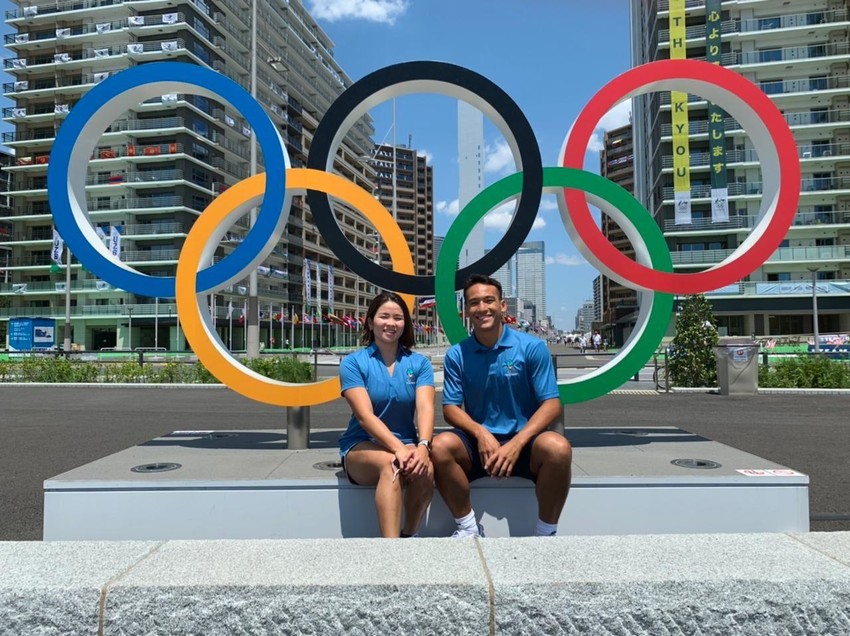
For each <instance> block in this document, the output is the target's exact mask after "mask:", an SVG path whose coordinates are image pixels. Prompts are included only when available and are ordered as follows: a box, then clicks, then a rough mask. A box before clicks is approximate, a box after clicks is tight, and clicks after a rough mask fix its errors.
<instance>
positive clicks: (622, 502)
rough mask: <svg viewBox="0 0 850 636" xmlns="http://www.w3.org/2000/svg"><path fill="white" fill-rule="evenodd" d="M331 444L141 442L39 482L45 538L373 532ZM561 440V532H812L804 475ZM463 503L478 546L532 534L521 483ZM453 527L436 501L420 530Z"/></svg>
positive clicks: (622, 437) (477, 493) (610, 439)
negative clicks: (478, 527)
mask: <svg viewBox="0 0 850 636" xmlns="http://www.w3.org/2000/svg"><path fill="white" fill-rule="evenodd" d="M338 436H339V432H338V431H329V430H321V431H314V432H313V436H312V437H313V440H312V442H313V443H314V445H316V446H319V448H314V449H311V450H305V451H290V450H282V449H283V447H284V445H285V442H286V437H285V434H284V433H283V431H276V430H265V431H238V432H237V431H206V432H205V431H177V432H175V433H172V434H170V435H167V436H163V437H160V438H157V439H154V440H151V441H149V442H146V443H144V444H141V445H139V446H136V447H133V448H130V449H127V450H125V451H121V452H119V453H116V454H115V455H111V456H109V457H105V458H103V459H101V460H98V461H95V462H93V463H91V464H87V465H86V466H82V467H80V468H77V469H74V470H71V471H69V472H67V473H64V474H62V475H58V476H56V477H53V478H51V479H48V480H47V481H46V482H45V507H44V512H45V514H44V538H45V539H46V540H78V539H87V540H99V539H111V540H130V539H286V538H335V537H349V538H350V537H374V536H377V535H378V527H377V520H376V516H375V512H374V490H373V489H371V488H364V487H361V486H354V485H352V484H350V483H348V481H347V480H346V479H345V477H344V475H343V474H342V472H341V470H340V469H339V463H338V461H339V458H338V454H337V451H336V449H335V445H336V439H337V437H338ZM569 437H570V439H571V440H572V443H573V447H574V450H575V454H574V463H573V475H574V477H573V488H572V491H571V493H570V497H569V499H568V501H567V506H566V508H565V509H564V513H563V515H562V518H561V522H560V526H559V533H560V534H573V535H591V534H596V535H599V534H658V533H695V532H806V531H807V530H808V528H809V525H808V515H809V511H808V477H807V476H806V475H802V474H800V473H797V472H796V471H793V470H791V469H788V468H785V467H782V466H779V465H777V464H775V463H772V462H769V461H767V460H763V459H761V458H758V457H755V456H753V455H749V454H747V453H744V452H742V451H739V450H736V449H733V448H730V447H727V446H723V445H721V444H718V443H716V442H712V441H710V440H706V439H704V438H701V437H699V436H697V435H693V434H691V433H688V432H686V431H682V430H680V429H677V428H672V427H660V428H652V429H634V428H621V429H606V428H586V429H581V428H571V429H569ZM679 460H682V461H683V462H685V463H684V464H683V465H675V464H673V463H672V462H674V461H679ZM688 462H692V463H691V464H689V463H688ZM708 462H713V463H714V464H715V467H714V468H710V467H708V465H707V463H708ZM701 463H702V464H706V465H701ZM169 468H173V470H169ZM148 469H150V470H148ZM159 469H164V470H159ZM742 470H744V471H746V470H752V471H754V472H753V473H745V472H741V471H742ZM472 500H473V506H474V508H475V511H476V513H477V514H478V515H479V518H480V520H481V522H482V524H483V525H484V528H485V532H486V534H487V536H488V537H506V536H526V535H529V534H531V532H532V530H533V526H534V523H535V521H536V519H537V505H536V499H535V496H534V487H533V484H532V483H531V482H530V481H527V480H524V479H519V478H511V479H508V480H504V481H498V480H492V479H486V478H485V479H481V480H478V481H476V482H473V485H472ZM453 530H454V523H453V520H452V518H451V515H450V514H449V512H448V510H447V509H446V507H445V505H444V504H443V502H442V500H441V499H440V497H439V495H438V494H435V496H434V500H433V502H432V504H431V507H430V509H429V512H428V515H427V519H426V522H425V524H424V527H423V528H422V529H421V533H422V534H423V535H424V536H447V535H449V534H451V532H452V531H453Z"/></svg>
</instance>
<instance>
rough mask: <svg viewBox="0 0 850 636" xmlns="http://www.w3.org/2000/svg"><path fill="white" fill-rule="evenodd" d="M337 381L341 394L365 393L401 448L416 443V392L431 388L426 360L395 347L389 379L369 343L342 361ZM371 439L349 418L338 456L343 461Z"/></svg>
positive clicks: (432, 375)
mask: <svg viewBox="0 0 850 636" xmlns="http://www.w3.org/2000/svg"><path fill="white" fill-rule="evenodd" d="M339 377H340V382H341V384H342V391H343V392H345V391H347V390H348V389H353V388H355V387H363V388H365V389H366V392H367V393H368V394H369V398H370V399H371V400H372V411H373V412H374V413H375V415H377V416H378V418H380V420H381V421H382V422H383V423H384V424H386V425H387V428H389V429H390V431H392V434H393V435H395V436H396V437H397V438H398V439H400V440H401V441H402V442H404V443H405V444H413V443H415V442H416V440H417V435H416V425H415V423H414V419H413V417H414V413H415V412H416V389H418V388H419V387H420V386H434V369H433V368H432V367H431V363H430V362H429V360H428V358H426V357H425V356H423V355H422V354H421V353H414V352H412V351H409V350H408V349H405V348H404V347H399V348H398V354H397V356H396V361H395V368H394V369H393V374H392V375H390V374H389V372H388V371H387V367H386V365H385V364H384V361H383V359H382V358H381V352H380V351H379V350H378V346H377V345H376V344H375V343H374V342H373V343H372V344H371V345H369V346H368V347H366V348H365V349H361V350H360V351H356V352H354V353H352V354H350V355H348V356H346V357H345V358H343V360H342V362H341V363H340V365H339ZM371 439H372V438H371V436H370V435H369V433H367V432H366V431H365V430H363V427H362V426H360V422H358V421H357V418H356V417H355V416H354V414H352V416H351V419H350V420H349V422H348V429H347V430H346V431H345V433H343V435H342V437H340V439H339V452H340V455H341V456H343V457H344V456H345V454H346V453H347V452H348V451H349V450H351V448H352V447H354V446H355V445H356V444H359V443H360V442H365V441H369V440H371Z"/></svg>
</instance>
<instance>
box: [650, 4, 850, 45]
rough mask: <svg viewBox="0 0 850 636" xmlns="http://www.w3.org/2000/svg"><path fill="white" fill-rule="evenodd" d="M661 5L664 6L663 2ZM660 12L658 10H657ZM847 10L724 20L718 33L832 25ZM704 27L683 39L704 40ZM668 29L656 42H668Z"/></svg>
mask: <svg viewBox="0 0 850 636" xmlns="http://www.w3.org/2000/svg"><path fill="white" fill-rule="evenodd" d="M663 4H666V2H664V3H663ZM659 10H660V8H659ZM846 21H847V10H846V9H836V10H833V11H817V12H814V13H796V14H793V15H783V16H764V17H760V18H750V19H747V20H725V21H724V22H722V23H721V25H720V33H721V34H728V33H751V32H753V31H759V32H764V31H775V30H777V29H783V30H784V29H791V28H806V27H812V26H817V25H820V24H833V23H835V22H846ZM705 29H706V25H704V24H696V25H694V26H689V27H688V28H687V29H685V38H686V39H688V40H691V39H697V38H704V37H705V33H706V31H705ZM669 40H670V29H659V30H658V41H659V42H669Z"/></svg>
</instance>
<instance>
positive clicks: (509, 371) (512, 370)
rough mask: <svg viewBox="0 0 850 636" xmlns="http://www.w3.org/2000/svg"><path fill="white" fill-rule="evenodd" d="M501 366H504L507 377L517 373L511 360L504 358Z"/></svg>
mask: <svg viewBox="0 0 850 636" xmlns="http://www.w3.org/2000/svg"><path fill="white" fill-rule="evenodd" d="M502 368H504V370H505V375H506V376H507V377H509V378H510V377H512V376H515V375H518V374H519V372H518V371H517V369H516V366H515V365H514V361H513V360H505V362H503V363H502Z"/></svg>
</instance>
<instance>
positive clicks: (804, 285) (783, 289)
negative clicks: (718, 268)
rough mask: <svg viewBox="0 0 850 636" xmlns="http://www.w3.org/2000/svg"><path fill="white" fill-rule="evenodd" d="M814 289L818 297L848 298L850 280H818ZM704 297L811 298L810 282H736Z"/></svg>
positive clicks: (706, 293)
mask: <svg viewBox="0 0 850 636" xmlns="http://www.w3.org/2000/svg"><path fill="white" fill-rule="evenodd" d="M815 287H816V288H817V294H818V296H850V280H819V281H817V283H816V285H815ZM705 295H706V296H808V297H811V295H812V282H811V281H810V280H808V281H807V280H796V281H747V282H738V283H733V284H731V285H726V286H725V287H721V288H720V289H715V290H712V291H708V292H705Z"/></svg>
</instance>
